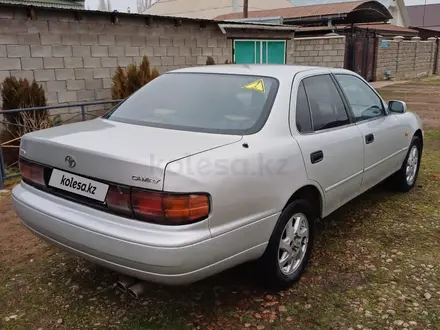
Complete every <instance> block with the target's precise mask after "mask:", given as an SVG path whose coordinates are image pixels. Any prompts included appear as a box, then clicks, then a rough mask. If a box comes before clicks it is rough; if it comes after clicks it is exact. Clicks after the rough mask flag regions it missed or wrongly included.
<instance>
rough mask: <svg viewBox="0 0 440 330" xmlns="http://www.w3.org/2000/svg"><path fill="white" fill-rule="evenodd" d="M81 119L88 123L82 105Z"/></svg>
mask: <svg viewBox="0 0 440 330" xmlns="http://www.w3.org/2000/svg"><path fill="white" fill-rule="evenodd" d="M81 117H82V121H86V111H85V109H84V105H81Z"/></svg>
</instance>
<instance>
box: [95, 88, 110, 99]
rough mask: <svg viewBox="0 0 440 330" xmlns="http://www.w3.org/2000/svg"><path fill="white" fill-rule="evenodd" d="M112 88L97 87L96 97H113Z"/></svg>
mask: <svg viewBox="0 0 440 330" xmlns="http://www.w3.org/2000/svg"><path fill="white" fill-rule="evenodd" d="M111 96H112V95H111V91H110V89H97V90H95V97H96V99H97V100H108V99H110V98H111Z"/></svg>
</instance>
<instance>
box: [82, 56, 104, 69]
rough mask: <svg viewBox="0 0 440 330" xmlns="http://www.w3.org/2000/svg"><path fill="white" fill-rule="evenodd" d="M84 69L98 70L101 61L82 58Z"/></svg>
mask: <svg viewBox="0 0 440 330" xmlns="http://www.w3.org/2000/svg"><path fill="white" fill-rule="evenodd" d="M83 62H84V68H98V67H100V66H101V59H100V58H98V57H84V58H83Z"/></svg>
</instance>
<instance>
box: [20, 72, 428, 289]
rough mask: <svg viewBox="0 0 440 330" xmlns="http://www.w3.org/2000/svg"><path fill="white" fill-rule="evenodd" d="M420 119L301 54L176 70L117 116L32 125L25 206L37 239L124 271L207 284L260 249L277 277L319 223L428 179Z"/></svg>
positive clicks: (23, 151) (271, 277) (280, 281)
mask: <svg viewBox="0 0 440 330" xmlns="http://www.w3.org/2000/svg"><path fill="white" fill-rule="evenodd" d="M422 149H423V130H422V127H421V121H420V118H419V117H418V116H417V115H416V114H414V113H410V112H407V111H406V105H405V103H404V102H401V101H390V102H389V103H385V102H384V101H383V100H382V98H381V97H380V96H379V95H378V94H377V92H376V91H375V90H374V89H372V88H371V87H370V85H369V84H368V83H367V82H366V81H364V80H363V79H362V78H361V77H359V76H358V75H357V74H355V73H353V72H351V71H347V70H343V69H328V68H315V67H302V66H286V65H279V66H277V65H250V66H248V65H244V66H242V65H216V66H206V67H198V68H187V69H181V70H176V71H171V72H168V73H166V74H164V75H162V76H160V77H159V78H157V79H155V80H153V81H152V82H150V83H149V84H147V85H146V86H144V87H143V88H141V89H140V90H139V91H137V92H136V93H134V94H133V95H132V96H130V97H129V98H128V99H126V100H125V101H124V102H122V103H121V104H119V105H118V106H116V107H115V108H113V109H112V110H111V111H109V112H108V113H107V114H106V115H104V116H103V117H102V118H98V119H95V120H91V121H88V122H82V123H74V124H69V125H63V126H59V127H54V128H50V129H46V130H41V131H37V132H33V133H30V134H27V135H25V136H24V137H23V139H22V142H21V147H20V168H21V173H22V181H21V183H20V184H19V185H17V186H16V187H15V188H14V190H13V201H14V206H15V210H16V212H17V214H18V215H19V217H20V218H21V219H22V221H23V223H24V224H25V225H26V226H27V227H29V229H30V230H31V231H33V232H34V233H35V234H36V235H37V236H39V237H41V238H42V239H44V240H46V241H48V242H50V243H53V244H54V245H57V246H59V247H61V248H63V249H65V250H67V251H70V252H72V253H74V254H77V255H79V256H81V257H84V258H86V259H89V260H91V261H92V262H95V263H98V264H101V265H104V266H106V267H108V268H112V269H114V270H116V271H118V272H121V273H124V274H127V275H130V276H132V277H135V278H139V279H142V280H147V281H154V282H160V283H165V284H183V283H191V282H194V281H197V280H200V279H202V278H205V277H207V276H210V275H213V274H215V273H218V272H220V271H223V270H225V269H227V268H230V267H233V266H235V265H237V264H241V263H243V262H246V261H250V260H256V259H259V260H260V261H261V262H260V263H259V265H261V274H263V275H264V278H265V279H266V280H267V283H269V284H272V285H274V286H277V287H283V286H287V285H291V284H292V283H293V282H295V281H297V280H298V279H299V278H300V276H301V274H302V273H303V272H304V270H305V268H306V266H307V263H308V261H309V259H310V255H311V251H312V245H313V239H314V236H315V223H316V220H317V219H319V218H323V217H325V216H327V215H328V214H330V213H331V212H333V211H334V210H336V209H337V208H339V207H340V206H342V205H343V204H345V203H347V202H348V201H350V200H351V199H353V198H354V197H356V196H358V195H359V194H361V193H363V192H365V191H366V190H367V189H370V188H371V187H373V186H375V185H376V184H378V183H379V182H381V181H383V180H384V179H387V178H390V182H391V183H392V184H393V185H394V186H395V187H396V188H398V189H400V190H403V191H408V190H410V189H411V188H412V187H413V186H414V184H415V182H416V179H417V174H418V171H419V166H420V159H421V154H422Z"/></svg>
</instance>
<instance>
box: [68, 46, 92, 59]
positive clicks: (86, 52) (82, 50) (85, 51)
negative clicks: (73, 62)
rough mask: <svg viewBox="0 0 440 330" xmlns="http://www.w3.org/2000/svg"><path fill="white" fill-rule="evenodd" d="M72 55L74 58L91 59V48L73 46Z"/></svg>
mask: <svg viewBox="0 0 440 330" xmlns="http://www.w3.org/2000/svg"><path fill="white" fill-rule="evenodd" d="M72 53H73V56H74V57H90V46H73V47H72Z"/></svg>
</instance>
